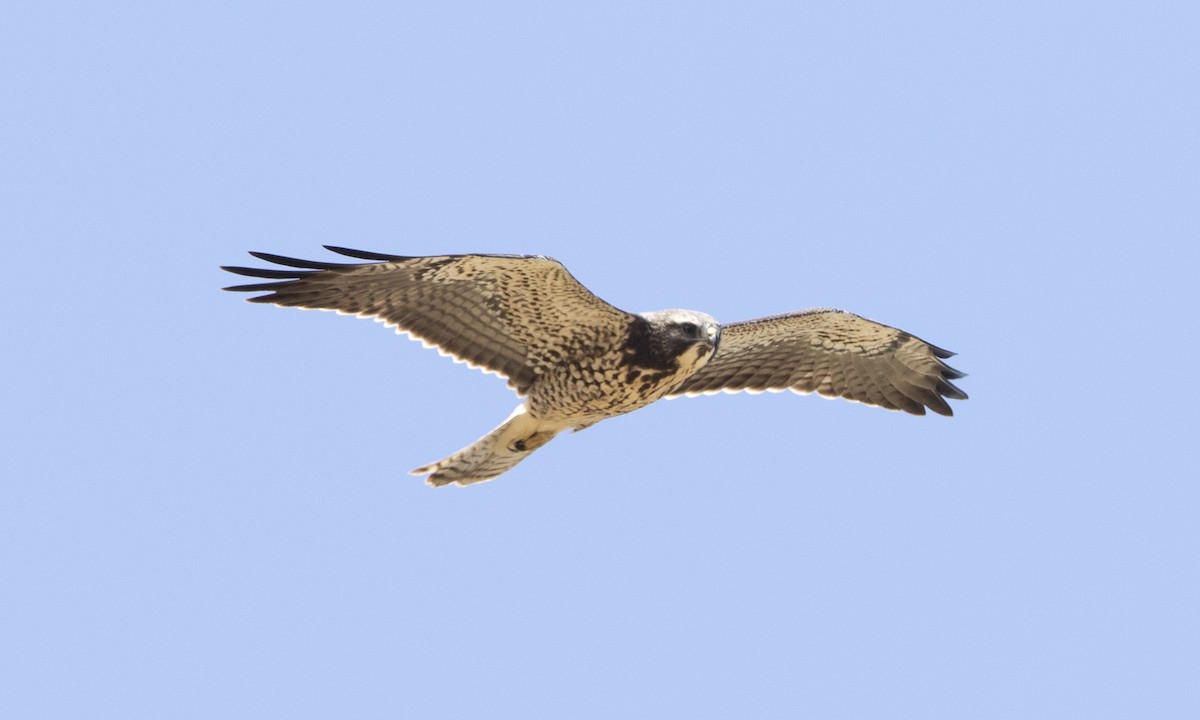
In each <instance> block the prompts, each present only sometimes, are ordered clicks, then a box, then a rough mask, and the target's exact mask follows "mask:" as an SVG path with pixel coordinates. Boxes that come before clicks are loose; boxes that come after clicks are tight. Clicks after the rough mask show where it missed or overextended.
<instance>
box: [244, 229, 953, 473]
mask: <svg viewBox="0 0 1200 720" xmlns="http://www.w3.org/2000/svg"><path fill="white" fill-rule="evenodd" d="M329 249H330V250H333V251H334V252H337V253H340V254H342V255H346V256H349V257H353V258H356V259H358V260H367V261H369V262H365V263H328V262H314V261H310V260H298V259H295V258H288V257H282V256H279V255H271V254H268V253H251V254H252V255H254V256H255V257H257V258H259V259H261V260H266V261H268V262H272V263H275V264H276V265H280V266H283V267H285V268H288V269H282V270H281V269H262V268H247V267H226V268H224V269H225V270H228V271H229V272H232V273H236V274H239V275H247V276H250V277H255V278H262V279H266V280H271V281H274V282H264V283H253V284H249V285H236V286H233V287H229V288H226V289H227V290H234V291H241V292H264V293H266V294H264V295H259V296H256V297H252V298H250V301H251V302H259V303H272V304H275V305H282V306H289V307H300V308H314V309H321V310H334V311H337V312H341V313H348V314H353V315H358V316H360V317H374V318H377V319H380V320H382V321H384V322H386V323H387V324H389V325H392V326H395V327H396V328H397V330H398V331H399V332H403V333H408V334H410V335H412V336H414V337H416V338H418V339H420V340H423V341H424V342H425V343H426V344H427V345H431V346H434V347H437V348H438V349H439V350H440V351H442V352H443V353H445V354H448V355H451V356H452V357H454V358H456V359H458V360H461V361H464V362H467V363H469V364H471V365H472V366H475V367H479V368H482V369H484V370H487V371H490V372H494V373H496V374H498V375H501V376H502V377H505V378H507V379H508V383H509V385H510V386H511V387H512V388H513V389H514V390H516V392H517V394H518V395H519V396H522V397H524V398H525V401H524V403H523V404H521V405H520V406H518V407H517V409H516V410H515V411H514V412H513V414H512V415H511V416H510V417H509V418H508V420H506V421H505V422H504V423H502V424H501V425H500V426H498V427H497V428H496V429H495V430H493V431H492V432H491V433H489V434H488V435H486V436H484V437H483V438H481V439H480V440H478V441H476V442H475V443H473V444H472V445H470V446H468V447H467V448H464V449H463V450H461V451H459V452H457V453H455V454H454V455H451V456H450V457H448V458H445V459H444V460H440V461H438V462H436V463H433V464H431V465H428V466H426V467H423V468H419V469H417V470H414V471H413V472H414V473H416V474H429V475H430V477H429V482H430V483H432V484H434V485H444V484H448V483H452V482H455V483H459V484H468V483H472V482H479V481H482V480H489V479H491V478H493V477H496V476H497V475H499V474H501V473H503V472H505V471H507V470H508V469H510V468H512V467H513V466H514V465H516V464H517V463H518V462H520V461H521V460H523V459H524V458H525V457H527V456H528V455H529V454H530V453H532V452H533V451H534V450H536V449H537V448H539V447H541V446H542V445H544V444H546V443H547V442H549V441H550V440H551V439H553V438H554V436H555V435H557V434H558V433H559V432H561V431H563V430H565V429H568V428H574V429H576V430H579V429H582V428H584V427H587V426H589V425H592V424H594V423H596V422H599V421H600V420H604V419H606V418H610V417H615V416H617V415H621V414H623V413H627V412H630V411H632V410H636V409H638V408H640V407H644V406H645V405H648V404H649V403H651V402H654V401H655V400H658V399H660V398H662V397H665V396H673V395H697V394H704V393H712V392H718V391H727V392H736V391H739V390H747V391H750V392H756V391H763V390H784V389H791V390H794V391H796V392H802V393H804V392H817V393H820V394H822V395H825V396H829V397H844V398H847V399H849V400H855V401H858V402H863V403H868V404H871V405H879V406H881V407H885V408H889V409H893V410H904V411H906V412H909V413H913V414H917V415H922V414H924V413H925V409H926V408H929V409H931V410H933V411H934V412H937V413H941V414H943V415H950V414H952V412H951V410H950V406H949V405H948V404H947V403H946V401H945V398H953V399H966V397H967V396H966V394H965V393H963V392H962V391H961V390H959V389H958V388H957V387H955V386H954V384H953V383H952V382H951V380H954V379H956V378H960V377H962V373H959V372H958V371H956V370H954V369H952V368H950V367H949V366H948V365H946V364H945V363H944V362H942V359H943V358H947V357H949V356H950V355H951V353H949V352H947V351H945V350H942V349H940V348H937V347H935V346H933V345H930V344H928V343H926V342H924V341H923V340H920V339H919V338H916V337H914V336H912V335H909V334H908V333H905V332H903V331H901V330H897V329H895V328H891V327H888V326H886V325H880V324H879V323H875V322H872V321H870V320H866V319H865V318H861V317H858V316H857V315H852V314H850V313H846V312H842V311H840V310H827V309H821V310H807V311H803V312H798V313H792V314H788V315H777V316H774V317H768V318H761V319H758V320H750V321H746V322H740V323H733V324H731V325H728V326H725V327H724V328H722V327H721V326H720V325H718V324H717V322H716V321H715V320H714V319H713V318H712V317H710V316H708V315H705V314H704V313H700V312H696V311H693V310H662V311H658V312H652V313H629V312H625V311H623V310H619V309H617V308H615V307H613V306H612V305H610V304H608V303H607V302H605V301H603V300H601V299H600V298H598V297H596V296H595V295H594V294H592V293H591V292H590V291H588V290H587V288H585V287H584V286H583V285H581V284H580V283H579V282H578V281H576V280H575V278H574V277H572V276H571V274H570V273H568V272H567V270H566V268H565V267H563V266H562V264H561V263H559V262H558V261H556V260H553V259H551V258H547V257H540V256H527V255H444V256H433V257H405V256H398V255H383V254H380V253H370V252H364V251H361V250H348V249H345V248H336V247H329Z"/></svg>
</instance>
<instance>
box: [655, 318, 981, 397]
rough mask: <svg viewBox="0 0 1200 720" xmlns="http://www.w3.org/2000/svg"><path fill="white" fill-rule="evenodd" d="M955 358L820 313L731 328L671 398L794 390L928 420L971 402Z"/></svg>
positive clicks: (860, 322)
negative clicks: (959, 383)
mask: <svg viewBox="0 0 1200 720" xmlns="http://www.w3.org/2000/svg"><path fill="white" fill-rule="evenodd" d="M953 354H954V353H952V352H949V351H947V350H943V349H941V348H939V347H935V346H933V345H930V344H929V343H927V342H925V341H924V340H921V339H920V338H918V337H915V336H913V335H909V334H908V333H906V332H904V331H903V330H897V329H896V328H893V327H888V326H887V325H881V324H879V323H877V322H872V321H870V320H867V319H866V318H862V317H859V316H857V315H853V314H851V313H848V312H843V311H841V310H833V309H828V308H821V309H816V310H805V311H802V312H797V313H790V314H787V315H776V316H774V317H766V318H759V319H757V320H749V321H746V322H740V323H733V324H732V325H726V326H724V328H722V330H721V344H720V346H719V347H718V349H717V354H716V356H715V357H713V359H712V360H710V361H709V362H708V364H707V365H705V366H704V367H703V368H701V369H700V372H698V373H696V374H695V375H693V376H692V377H690V378H688V379H687V380H686V381H685V382H684V383H683V384H682V385H680V386H679V387H677V388H675V389H674V390H672V391H671V393H670V394H671V395H700V394H706V393H715V392H719V391H725V392H737V391H739V390H748V391H750V392H762V391H764V390H776V391H777V390H793V391H795V392H799V393H810V392H817V393H820V394H821V395H824V396H825V397H842V398H846V399H848V400H856V401H858V402H862V403H867V404H868V405H879V406H881V407H885V408H888V409H889V410H904V411H905V412H910V413H912V414H914V415H924V414H925V408H926V407H928V408H929V409H930V410H933V411H934V412H936V413H939V414H941V415H953V414H954V413H953V411H952V410H951V409H950V406H949V405H948V404H947V403H946V400H945V399H946V398H953V399H955V400H966V399H967V394H966V393H964V392H963V391H962V390H960V389H958V388H957V387H955V386H954V383H952V382H951V380H955V379H958V378H960V377H963V374H962V373H960V372H959V371H957V370H955V369H954V368H952V367H950V366H949V365H947V364H946V363H944V362H942V359H943V358H948V357H950V356H952V355H953Z"/></svg>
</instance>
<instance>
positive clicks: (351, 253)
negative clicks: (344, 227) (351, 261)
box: [322, 245, 410, 262]
mask: <svg viewBox="0 0 1200 720" xmlns="http://www.w3.org/2000/svg"><path fill="white" fill-rule="evenodd" d="M322 247H324V248H325V249H326V250H328V251H330V252H335V253H337V254H338V255H345V256H346V257H352V258H356V259H358V260H374V261H377V262H399V261H401V260H409V259H410V258H408V257H405V256H403V255H388V254H386V253H377V252H370V251H369V250H355V249H354V248H348V247H342V246H340V245H322Z"/></svg>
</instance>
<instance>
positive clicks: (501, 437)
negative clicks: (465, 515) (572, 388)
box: [412, 404, 568, 487]
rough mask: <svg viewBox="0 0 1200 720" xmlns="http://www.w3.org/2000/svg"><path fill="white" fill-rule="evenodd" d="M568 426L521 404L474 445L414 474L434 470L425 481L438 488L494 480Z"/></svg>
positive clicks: (413, 472)
mask: <svg viewBox="0 0 1200 720" xmlns="http://www.w3.org/2000/svg"><path fill="white" fill-rule="evenodd" d="M566 427H568V426H564V425H558V424H556V423H547V422H545V421H543V420H538V419H537V418H535V417H533V416H532V415H530V414H529V413H528V412H526V410H525V406H524V405H523V404H522V405H520V406H518V407H517V409H516V410H514V411H513V414H512V415H509V416H508V419H507V420H505V421H504V422H503V423H501V424H500V426H499V427H497V428H496V429H495V430H493V431H491V432H490V433H488V434H487V435H484V436H483V437H481V438H479V439H478V440H476V441H475V443H474V444H472V445H469V446H467V447H465V448H463V449H462V450H459V451H458V452H456V453H454V454H453V455H451V456H450V457H448V458H446V459H444V460H438V461H437V462H435V463H433V464H431V465H426V466H425V467H420V468H417V469H416V470H413V471H412V474H413V475H425V474H428V473H432V474H431V475H429V478H428V479H427V480H426V482H428V483H429V484H430V485H434V486H439V487H440V486H442V485H449V484H450V483H458V484H459V485H469V484H471V483H477V482H483V481H484V480H491V479H492V478H494V477H496V476H497V475H501V474H503V473H504V472H507V471H508V470H510V469H511V468H512V467H513V466H514V465H516V464H517V463H519V462H521V461H522V460H524V459H525V458H526V457H528V456H529V454H530V453H532V452H533V451H534V450H537V449H538V448H540V447H541V446H543V445H545V444H546V443H548V442H550V441H551V440H553V439H554V436H555V435H557V434H558V433H559V432H561V431H562V430H565V429H566Z"/></svg>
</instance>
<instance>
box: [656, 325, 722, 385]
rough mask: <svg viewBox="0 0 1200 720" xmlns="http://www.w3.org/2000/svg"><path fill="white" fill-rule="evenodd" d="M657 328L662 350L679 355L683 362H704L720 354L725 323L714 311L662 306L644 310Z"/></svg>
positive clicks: (684, 363) (673, 355)
mask: <svg viewBox="0 0 1200 720" xmlns="http://www.w3.org/2000/svg"><path fill="white" fill-rule="evenodd" d="M642 317H643V318H645V319H646V320H647V321H648V322H649V323H650V327H651V328H653V336H654V338H655V341H656V343H657V344H658V345H659V348H660V352H662V353H663V354H665V355H668V356H670V357H674V358H677V359H678V361H679V363H680V364H681V365H683V366H685V367H686V366H694V367H695V369H697V370H698V369H699V368H700V366H701V365H703V364H704V363H706V362H708V360H709V359H710V358H711V357H712V356H713V355H715V354H716V352H717V346H718V345H720V343H721V325H720V323H718V322H717V321H716V319H715V318H713V317H712V316H711V315H707V314H705V313H702V312H697V311H695V310H658V311H655V312H648V313H642Z"/></svg>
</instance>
